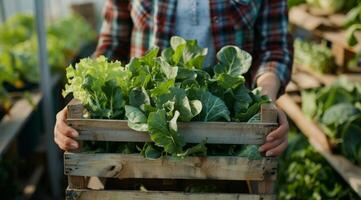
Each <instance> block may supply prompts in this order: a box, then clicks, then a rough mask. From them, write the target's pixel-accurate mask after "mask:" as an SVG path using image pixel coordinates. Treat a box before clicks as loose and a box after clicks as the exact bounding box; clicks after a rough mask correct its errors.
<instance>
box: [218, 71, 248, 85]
mask: <svg viewBox="0 0 361 200" xmlns="http://www.w3.org/2000/svg"><path fill="white" fill-rule="evenodd" d="M216 79H217V82H218V84H219V86H221V87H223V88H224V89H229V88H236V87H238V86H239V85H241V84H244V82H245V79H244V77H243V76H237V77H234V76H231V75H229V74H225V73H222V74H219V75H218V76H217V78H216Z"/></svg>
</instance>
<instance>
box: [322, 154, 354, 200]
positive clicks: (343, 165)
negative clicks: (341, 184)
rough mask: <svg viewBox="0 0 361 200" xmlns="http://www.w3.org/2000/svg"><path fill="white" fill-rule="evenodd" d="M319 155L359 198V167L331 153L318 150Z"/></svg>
mask: <svg viewBox="0 0 361 200" xmlns="http://www.w3.org/2000/svg"><path fill="white" fill-rule="evenodd" d="M320 153H321V154H322V155H323V157H325V158H326V160H327V161H328V162H329V163H330V164H331V165H332V166H333V168H334V169H336V171H337V172H338V173H339V174H340V175H341V176H342V177H343V178H344V179H345V180H346V182H347V183H348V184H349V185H350V186H351V188H352V189H353V190H354V191H355V192H356V193H357V194H358V195H359V196H360V197H361V167H359V166H356V165H354V164H353V163H351V162H350V161H349V160H347V159H346V158H345V157H344V156H341V155H334V154H332V153H331V152H328V151H322V150H320Z"/></svg>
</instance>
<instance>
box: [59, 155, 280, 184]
mask: <svg viewBox="0 0 361 200" xmlns="http://www.w3.org/2000/svg"><path fill="white" fill-rule="evenodd" d="M276 167H277V160H276V159H275V158H264V159H262V160H250V159H248V158H245V157H231V156H227V157H225V156H211V157H187V158H185V159H183V160H177V159H172V158H170V157H166V158H160V159H156V160H148V159H145V158H144V157H143V156H141V155H136V154H111V153H101V154H87V153H68V152H66V153H65V155H64V172H65V175H73V176H74V175H75V176H97V177H108V178H169V179H219V180H263V179H264V174H266V173H275V171H276Z"/></svg>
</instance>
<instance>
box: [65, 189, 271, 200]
mask: <svg viewBox="0 0 361 200" xmlns="http://www.w3.org/2000/svg"><path fill="white" fill-rule="evenodd" d="M273 197H274V196H272V195H250V194H234V193H233V194H225V193H182V192H161V191H153V192H141V191H132V190H119V191H114V190H113V191H106V190H105V191H93V190H84V189H69V188H68V189H67V191H66V200H93V199H102V200H272V199H273Z"/></svg>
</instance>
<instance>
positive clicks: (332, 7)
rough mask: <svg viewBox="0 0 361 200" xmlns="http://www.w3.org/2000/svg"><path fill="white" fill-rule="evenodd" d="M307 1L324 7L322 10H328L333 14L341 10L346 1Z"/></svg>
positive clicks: (320, 7) (313, 5)
mask: <svg viewBox="0 0 361 200" xmlns="http://www.w3.org/2000/svg"><path fill="white" fill-rule="evenodd" d="M306 2H307V3H308V4H309V5H310V6H312V7H314V8H319V9H322V11H325V12H327V13H328V14H333V13H336V12H338V11H340V10H341V9H342V8H343V6H344V2H345V1H340V0H306Z"/></svg>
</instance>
